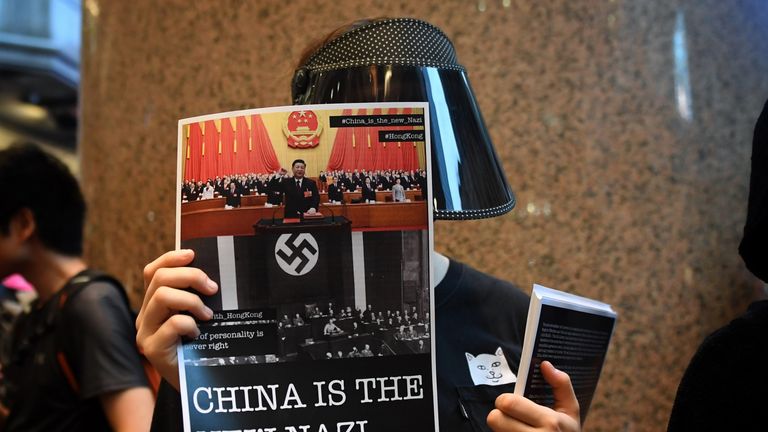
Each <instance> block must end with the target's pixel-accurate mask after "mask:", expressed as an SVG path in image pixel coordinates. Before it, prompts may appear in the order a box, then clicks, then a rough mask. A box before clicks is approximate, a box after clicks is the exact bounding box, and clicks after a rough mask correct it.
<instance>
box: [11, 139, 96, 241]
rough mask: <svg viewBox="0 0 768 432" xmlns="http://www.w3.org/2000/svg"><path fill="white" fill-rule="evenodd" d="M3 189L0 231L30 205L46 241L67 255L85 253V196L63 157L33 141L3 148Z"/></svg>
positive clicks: (42, 239) (38, 230)
mask: <svg viewBox="0 0 768 432" xmlns="http://www.w3.org/2000/svg"><path fill="white" fill-rule="evenodd" d="M0 190H2V191H3V199H2V200H0V233H2V234H3V235H8V233H9V229H10V222H11V219H12V218H13V217H14V216H15V215H17V214H18V213H19V211H21V210H22V209H25V208H27V209H29V210H30V211H31V212H32V215H33V216H34V218H35V224H36V234H37V236H38V238H39V239H40V241H41V242H42V243H43V245H45V246H46V247H48V248H50V249H51V250H53V251H55V252H58V253H61V254H64V255H69V256H80V255H82V253H83V225H84V223H85V199H84V198H83V194H82V192H81V191H80V186H79V185H78V183H77V180H76V179H75V177H74V176H73V175H72V173H71V172H70V171H69V169H68V168H67V167H66V166H65V165H64V164H63V163H62V162H61V161H60V160H58V159H56V158H55V157H54V156H52V155H50V154H48V153H46V152H45V151H43V150H42V149H40V148H39V147H38V146H37V145H35V144H32V143H17V144H13V145H11V146H10V147H9V148H7V149H5V150H1V151H0Z"/></svg>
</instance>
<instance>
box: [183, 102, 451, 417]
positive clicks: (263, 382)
mask: <svg viewBox="0 0 768 432" xmlns="http://www.w3.org/2000/svg"><path fill="white" fill-rule="evenodd" d="M426 108H427V105H426V104H424V103H398V104H392V103H390V104H378V105H371V104H363V105H359V104H358V105H354V106H350V105H322V106H301V107H283V108H270V109H262V110H248V111H240V112H232V113H223V114H216V115H211V116H203V117H197V118H191V119H185V120H181V121H180V122H179V170H178V173H179V174H178V185H179V189H178V195H177V196H178V200H177V215H178V216H177V237H176V238H177V247H183V248H190V249H193V250H194V251H195V261H194V262H193V265H194V266H196V267H199V268H200V269H202V270H203V271H205V273H206V274H208V275H209V276H210V277H211V278H212V279H213V280H215V281H216V282H217V283H218V285H219V287H220V289H219V291H218V292H217V293H216V294H215V295H213V296H211V297H208V298H206V299H204V301H205V302H206V304H207V305H208V306H209V307H210V308H211V309H213V310H214V317H213V319H212V320H210V321H208V322H205V323H200V324H199V327H200V330H201V333H200V336H198V337H197V338H196V339H195V340H191V341H186V342H185V343H184V344H182V345H181V346H180V347H179V349H178V358H179V374H180V387H181V396H182V407H183V413H184V414H183V415H184V428H185V430H187V431H192V430H194V431H214V430H243V431H245V430H253V431H264V432H267V431H306V432H309V431H391V430H434V429H435V427H436V420H435V417H436V413H435V410H436V409H435V406H436V402H435V398H436V396H435V394H436V393H435V390H434V386H435V376H434V367H433V365H434V356H433V352H434V343H433V339H432V332H431V331H430V329H431V328H433V323H432V322H431V321H430V319H429V317H433V316H434V313H433V300H432V290H431V286H432V284H431V271H430V259H431V251H432V234H431V232H432V231H431V223H432V222H431V221H432V219H431V217H430V214H431V200H430V193H429V191H428V187H429V185H431V180H430V178H429V175H430V170H429V161H430V155H429V143H428V139H427V137H429V133H428V130H429V129H428V127H429V121H428V118H427V115H426V112H427V109H426ZM405 181H407V182H408V186H409V187H408V190H407V191H405V200H403V201H401V202H400V201H395V200H393V199H392V196H393V194H392V192H391V189H392V186H393V185H396V184H399V183H400V182H405ZM321 191H323V192H321ZM324 191H327V192H324ZM331 195H333V196H331ZM333 202H338V203H339V204H333ZM313 214H320V215H321V216H319V217H312V216H311V215H313ZM405 412H407V413H409V415H408V416H403V415H402V414H403V413H405Z"/></svg>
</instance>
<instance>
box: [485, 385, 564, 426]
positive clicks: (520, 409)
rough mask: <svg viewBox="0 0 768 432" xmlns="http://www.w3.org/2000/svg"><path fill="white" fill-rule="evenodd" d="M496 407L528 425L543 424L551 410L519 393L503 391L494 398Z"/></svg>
mask: <svg viewBox="0 0 768 432" xmlns="http://www.w3.org/2000/svg"><path fill="white" fill-rule="evenodd" d="M496 409H497V410H499V411H501V412H502V413H503V414H506V415H507V416H508V417H512V418H514V419H516V420H518V421H520V422H522V423H525V424H527V425H530V426H536V427H538V426H540V425H542V424H545V423H546V421H547V418H548V417H550V416H551V415H552V414H553V412H552V410H551V409H549V408H547V407H545V406H542V405H539V404H537V403H536V402H534V401H532V400H530V399H528V398H525V397H523V396H520V395H516V394H512V393H504V394H502V395H500V396H499V397H497V398H496Z"/></svg>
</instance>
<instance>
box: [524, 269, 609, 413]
mask: <svg viewBox="0 0 768 432" xmlns="http://www.w3.org/2000/svg"><path fill="white" fill-rule="evenodd" d="M615 323H616V312H615V311H614V310H613V309H612V308H611V306H610V305H608V304H606V303H602V302H599V301H596V300H592V299H589V298H586V297H581V296H577V295H574V294H569V293H566V292H563V291H558V290H554V289H551V288H546V287H543V286H541V285H536V284H534V286H533V292H532V293H531V304H530V307H529V309H528V321H527V324H526V327H525V340H524V342H523V352H522V354H521V357H520V369H519V370H518V372H517V383H516V384H515V394H517V395H522V396H525V397H526V398H528V399H531V400H532V401H534V402H536V403H538V404H541V405H546V406H549V407H551V406H552V405H553V403H554V400H553V398H552V389H551V387H550V386H549V384H547V382H546V381H545V380H544V378H543V377H542V375H541V371H540V370H539V366H540V364H541V362H542V361H545V360H546V361H549V362H550V363H552V364H553V365H554V366H555V367H556V368H558V369H560V370H562V371H564V372H566V373H568V375H569V376H570V377H571V383H572V384H573V389H574V392H575V394H576V398H577V399H578V401H579V408H580V411H581V412H580V414H581V421H582V423H583V422H584V419H585V418H586V415H587V412H588V411H589V406H590V404H591V402H592V397H593V396H594V393H595V389H596V388H597V382H598V380H599V378H600V372H601V370H602V368H603V362H604V361H605V355H606V352H607V350H608V345H609V343H610V341H611V336H612V334H613V329H614V325H615Z"/></svg>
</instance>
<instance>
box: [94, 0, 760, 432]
mask: <svg viewBox="0 0 768 432" xmlns="http://www.w3.org/2000/svg"><path fill="white" fill-rule="evenodd" d="M83 4H84V18H83V27H84V34H83V53H82V54H83V55H82V58H83V66H82V77H83V81H82V133H81V136H80V149H81V160H82V173H83V182H84V187H85V189H86V193H87V196H88V199H89V201H90V204H91V211H90V216H89V222H88V228H87V234H88V241H87V255H88V259H89V260H90V261H91V262H93V263H94V264H95V265H97V266H100V267H103V268H106V269H107V270H109V271H112V272H114V273H115V274H117V275H118V276H119V277H120V278H122V279H123V280H125V281H126V282H127V285H128V286H129V287H130V289H131V290H132V291H133V296H134V300H135V301H137V302H138V301H139V298H140V296H141V290H142V280H141V269H142V267H143V265H144V264H145V263H147V262H149V261H150V260H151V259H153V257H155V256H157V255H159V254H160V253H161V252H163V251H165V250H168V249H171V248H172V247H173V232H174V231H173V226H174V210H175V209H174V202H173V197H174V191H175V185H174V182H175V172H174V170H175V157H176V128H177V125H176V121H177V120H178V119H179V118H182V117H189V116H193V115H198V114H204V113H211V112H218V111H229V110H235V109H241V108H250V107H259V106H271V105H283V104H287V103H289V96H288V95H289V82H290V78H291V75H292V70H293V61H295V59H296V58H297V57H298V56H299V54H300V53H301V51H302V49H303V48H304V47H305V46H306V45H308V44H309V43H310V42H312V41H313V40H315V39H317V38H319V37H320V36H322V35H324V34H325V33H326V32H328V31H329V30H331V29H333V28H335V27H337V26H339V25H342V24H344V23H346V22H349V21H352V20H355V19H359V18H361V17H369V16H382V15H386V16H413V17H418V18H422V19H426V20H428V21H431V22H432V23H434V24H436V25H438V26H439V27H441V28H442V29H443V30H444V31H445V32H446V33H447V34H448V35H449V37H451V38H452V39H453V41H454V42H455V45H456V48H457V50H458V53H459V59H460V61H461V62H462V63H463V64H464V65H465V66H466V67H467V68H468V70H469V72H470V79H471V80H472V84H473V86H474V89H475V92H476V95H477V97H478V99H479V102H480V105H481V108H482V110H483V113H484V115H485V120H486V122H487V125H488V127H489V129H490V131H491V135H492V138H493V140H494V142H495V144H496V147H497V150H498V153H499V155H500V157H501V158H502V159H503V161H504V167H505V169H506V172H507V175H508V178H509V182H510V184H511V185H512V187H513V188H514V190H515V192H516V194H517V197H518V204H517V208H516V209H515V210H514V211H513V212H512V213H510V214H508V215H506V216H504V217H501V218H497V219H493V220H484V221H474V222H441V223H438V224H437V226H436V231H437V232H436V247H437V249H438V250H440V251H442V252H444V253H446V254H447V255H450V256H452V257H455V258H457V259H460V260H463V261H465V262H467V263H469V264H471V265H473V266H475V267H477V268H479V269H481V270H484V271H486V272H489V273H492V274H494V275H496V276H499V277H502V278H505V279H508V280H511V281H514V282H515V283H517V284H518V285H520V286H521V287H523V288H524V289H526V290H528V291H530V286H531V284H532V283H533V282H538V283H542V284H545V285H550V286H553V287H556V288H560V289H565V290H569V291H573V292H576V293H580V294H583V295H587V296H592V297H596V298H600V299H602V300H604V301H607V302H609V303H612V304H613V305H614V306H615V308H616V309H617V310H618V312H619V324H618V327H617V329H616V333H615V338H614V342H613V345H612V347H611V350H610V353H609V356H608V360H607V363H606V366H605V369H604V373H603V377H602V381H601V383H600V387H599V388H598V393H597V396H596V399H595V401H594V404H593V408H592V411H591V413H590V416H589V418H588V420H587V423H586V425H585V426H586V427H585V430H588V431H632V432H635V431H658V430H663V429H664V428H665V426H666V420H667V418H668V415H669V409H670V407H671V405H672V401H673V399H674V395H675V390H676V388H677V383H678V381H679V379H680V377H681V375H682V373H683V371H684V368H685V366H686V365H687V363H688V361H689V359H690V357H691V355H692V353H693V352H694V350H695V348H696V346H697V345H698V343H699V342H700V341H701V339H702V338H703V337H704V336H705V335H706V334H708V333H709V332H711V331H712V330H713V329H715V328H717V327H719V326H721V325H723V324H725V323H727V322H728V321H729V320H730V319H731V318H733V317H734V316H736V315H737V314H738V313H740V311H742V310H743V309H744V308H745V307H746V305H747V304H748V302H749V301H750V300H751V299H752V298H754V296H755V295H756V293H757V289H756V286H757V285H756V281H755V280H754V279H753V278H752V277H751V275H750V274H749V273H748V272H747V271H746V270H745V269H744V267H743V264H742V263H741V261H740V259H739V257H738V255H737V251H736V247H737V244H738V241H739V239H740V235H741V229H742V224H743V221H744V216H745V210H746V197H747V186H748V174H749V155H750V148H751V136H752V129H753V125H754V122H755V120H756V118H757V115H758V113H759V112H760V109H761V108H762V105H763V103H764V101H765V99H766V98H768V74H766V71H768V5H765V4H764V2H761V1H759V0H752V1H729V2H722V1H717V0H701V1H699V0H696V1H694V0H690V1H684V0H679V1H664V0H655V1H644V2H638V1H628V0H625V1H621V0H610V1H573V0H553V1H547V2H537V1H524V0H503V1H490V0H480V1H474V2H473V1H458V0H456V1H446V0H424V1H420V2H413V1H405V0H392V1H378V0H364V1H320V2H283V1H259V2H256V1H238V0H228V1H195V2H189V1H182V0H171V1H163V2H156V1H148V0H139V1H131V2H115V1H103V0H84V2H83Z"/></svg>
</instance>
